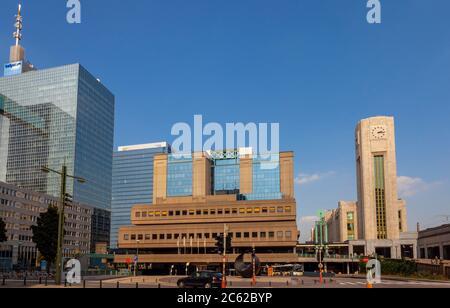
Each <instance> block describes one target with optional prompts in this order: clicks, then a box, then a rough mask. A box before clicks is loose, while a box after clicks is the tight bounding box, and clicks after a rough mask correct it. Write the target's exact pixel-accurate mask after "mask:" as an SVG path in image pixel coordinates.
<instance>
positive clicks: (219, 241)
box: [216, 234, 224, 254]
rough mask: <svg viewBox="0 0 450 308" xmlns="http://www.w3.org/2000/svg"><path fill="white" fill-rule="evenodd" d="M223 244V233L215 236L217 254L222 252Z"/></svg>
mask: <svg viewBox="0 0 450 308" xmlns="http://www.w3.org/2000/svg"><path fill="white" fill-rule="evenodd" d="M223 246H224V236H223V234H221V235H219V236H217V237H216V252H217V253H218V254H223Z"/></svg>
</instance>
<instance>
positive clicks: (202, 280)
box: [177, 271, 222, 289]
mask: <svg viewBox="0 0 450 308" xmlns="http://www.w3.org/2000/svg"><path fill="white" fill-rule="evenodd" d="M177 285H178V287H179V288H206V289H210V288H220V287H221V285H222V273H219V272H214V271H201V272H195V273H193V274H192V275H191V276H189V277H185V278H181V279H179V280H178V282H177Z"/></svg>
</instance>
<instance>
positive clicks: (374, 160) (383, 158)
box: [355, 117, 407, 240]
mask: <svg viewBox="0 0 450 308" xmlns="http://www.w3.org/2000/svg"><path fill="white" fill-rule="evenodd" d="M355 134H356V172H357V179H356V181H357V190H358V216H359V221H360V224H358V234H359V238H361V239H366V240H385V239H390V240H396V239H399V238H400V231H403V232H404V231H407V230H406V228H407V223H406V221H403V219H405V216H406V213H405V212H406V210H405V203H404V201H402V200H399V198H398V194H397V160H396V151H395V128H394V118H392V117H374V118H369V119H365V120H362V121H361V122H360V123H359V124H358V125H357V127H356V132H355Z"/></svg>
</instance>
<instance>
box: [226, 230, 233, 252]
mask: <svg viewBox="0 0 450 308" xmlns="http://www.w3.org/2000/svg"><path fill="white" fill-rule="evenodd" d="M232 240H233V237H232V236H231V234H227V253H232V252H233V242H232Z"/></svg>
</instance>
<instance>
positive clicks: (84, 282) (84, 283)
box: [83, 280, 86, 289]
mask: <svg viewBox="0 0 450 308" xmlns="http://www.w3.org/2000/svg"><path fill="white" fill-rule="evenodd" d="M83 289H86V280H83Z"/></svg>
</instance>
